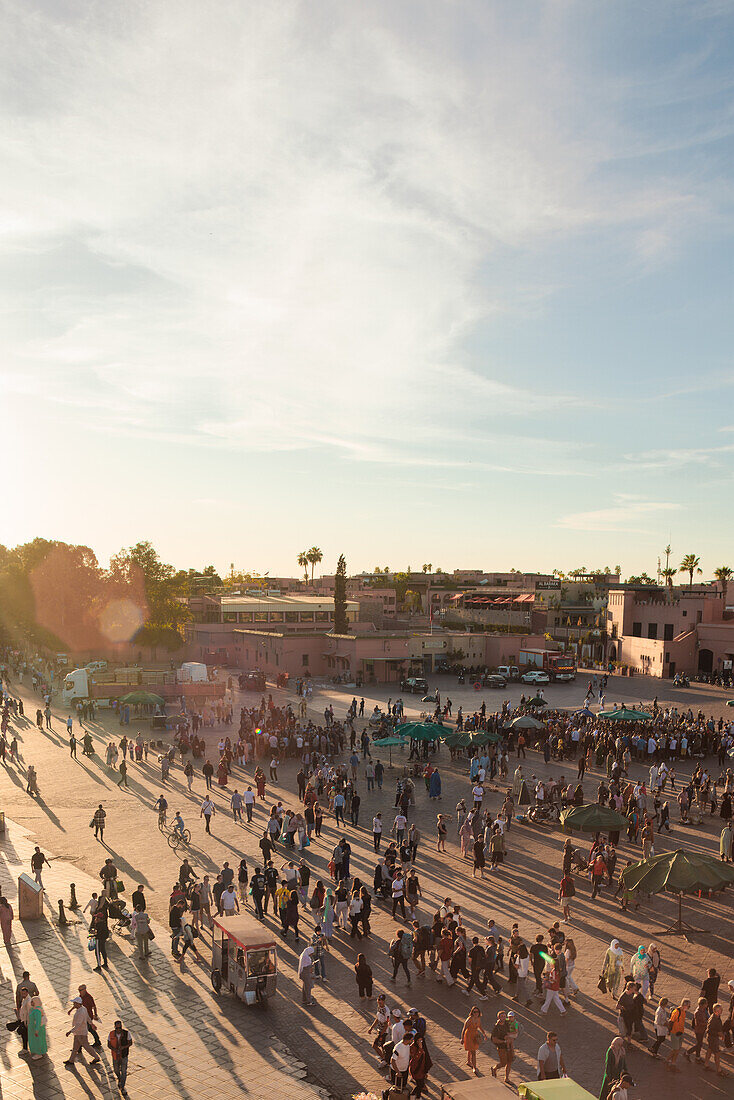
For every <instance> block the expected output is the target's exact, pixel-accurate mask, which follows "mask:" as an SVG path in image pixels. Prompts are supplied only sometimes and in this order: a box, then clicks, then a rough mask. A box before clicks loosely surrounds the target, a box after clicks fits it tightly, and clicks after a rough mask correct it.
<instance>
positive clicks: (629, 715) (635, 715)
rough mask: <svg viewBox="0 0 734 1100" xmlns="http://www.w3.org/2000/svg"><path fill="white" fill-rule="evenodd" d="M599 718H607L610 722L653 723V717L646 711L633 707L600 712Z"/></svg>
mask: <svg viewBox="0 0 734 1100" xmlns="http://www.w3.org/2000/svg"><path fill="white" fill-rule="evenodd" d="M597 718H606V719H607V721H608V722H651V721H652V715H651V714H646V713H645V711H644V710H634V709H633V708H632V707H616V708H615V709H614V710H600V711H599V713H598V714H597Z"/></svg>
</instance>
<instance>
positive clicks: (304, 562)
mask: <svg viewBox="0 0 734 1100" xmlns="http://www.w3.org/2000/svg"><path fill="white" fill-rule="evenodd" d="M308 561H309V558H308V551H306V550H302V551H301V553H300V554H299V555H298V564H299V565H300V567H301V569H302V570H303V579H304V580H305V582H306V584H308Z"/></svg>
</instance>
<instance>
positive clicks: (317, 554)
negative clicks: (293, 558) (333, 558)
mask: <svg viewBox="0 0 734 1100" xmlns="http://www.w3.org/2000/svg"><path fill="white" fill-rule="evenodd" d="M323 557H324V555H323V554H322V553H321V551H320V550H319V548H318V546H312V547H311V549H310V550H307V551H306V559H307V561H309V562H310V563H311V584H313V571H314V566H315V565H316V564H317V563H318V562H320V561H323Z"/></svg>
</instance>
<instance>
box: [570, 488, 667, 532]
mask: <svg viewBox="0 0 734 1100" xmlns="http://www.w3.org/2000/svg"><path fill="white" fill-rule="evenodd" d="M680 508H681V505H680V504H673V503H670V502H668V501H657V500H643V499H640V498H635V497H631V496H626V495H623V494H618V495H617V496H615V497H614V503H613V504H612V505H611V506H610V507H608V508H598V509H594V510H592V511H589V512H572V513H571V514H570V515H567V516H562V517H561V518H560V519H559V520H558V521H557V523H556V524H555V526H556V527H564V528H567V529H569V530H572V531H616V532H623V531H624V532H630V531H632V532H638V533H641V532H644V531H647V530H648V529H649V528H648V527H647V526H646V520H648V519H649V518H650V517H651V516H653V515H658V514H660V513H662V512H677V511H679V510H680Z"/></svg>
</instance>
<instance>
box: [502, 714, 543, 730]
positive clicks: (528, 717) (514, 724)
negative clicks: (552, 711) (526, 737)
mask: <svg viewBox="0 0 734 1100" xmlns="http://www.w3.org/2000/svg"><path fill="white" fill-rule="evenodd" d="M508 728H511V729H516V730H544V729H545V726H544V725H543V723H542V722H541V721H540V719H539V718H533V716H532V714H521V715H519V716H518V717H517V718H513V719H512V721H511V722H508V723H507V725H506V726H505V729H508Z"/></svg>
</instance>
